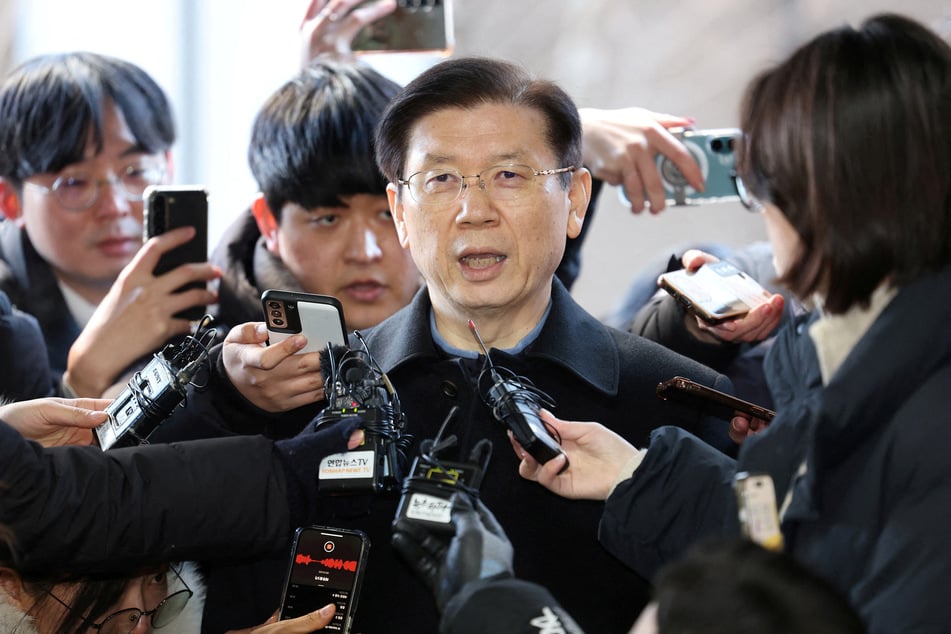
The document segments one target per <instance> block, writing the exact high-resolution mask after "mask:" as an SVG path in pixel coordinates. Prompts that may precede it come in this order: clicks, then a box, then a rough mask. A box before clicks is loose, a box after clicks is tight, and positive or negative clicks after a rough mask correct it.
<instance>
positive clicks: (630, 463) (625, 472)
mask: <svg viewBox="0 0 951 634" xmlns="http://www.w3.org/2000/svg"><path fill="white" fill-rule="evenodd" d="M646 454H647V449H638V450H636V451H635V452H634V453H633V454H631V455H630V456H628V458H627V460H625V461H624V464H622V465H621V468H620V469H618V471H617V474H616V475H615V477H614V482H612V483H611V486H610V487H609V488H608V493H607V495H605V496H604V499H605V500H606V499H608V498H609V497H611V494H612V493H614V489H616V488H617V486H618V485H619V484H621V483H622V482H624V481H625V480H628V479H630V477H631V476H632V475H634V472H635V471H637V468H638V467H639V466H641V463H642V462H643V461H644V456H645V455H646Z"/></svg>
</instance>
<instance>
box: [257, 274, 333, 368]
mask: <svg viewBox="0 0 951 634" xmlns="http://www.w3.org/2000/svg"><path fill="white" fill-rule="evenodd" d="M261 305H262V308H263V310H264V320H265V321H266V322H267V329H268V345H271V344H274V343H278V342H281V341H284V340H285V339H287V338H288V337H291V336H293V335H296V334H302V335H304V336H305V337H307V345H306V346H304V348H303V349H301V350H299V351H298V354H304V353H307V352H320V351H321V350H323V349H324V348H326V347H327V344H328V343H330V344H333V345H337V346H343V345H346V343H347V326H346V323H345V322H344V318H343V305H341V303H340V300H338V299H337V298H336V297H331V296H330V295H317V294H314V293H299V292H294V291H283V290H278V289H268V290H266V291H264V293H262V294H261Z"/></svg>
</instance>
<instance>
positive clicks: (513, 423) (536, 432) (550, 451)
mask: <svg viewBox="0 0 951 634" xmlns="http://www.w3.org/2000/svg"><path fill="white" fill-rule="evenodd" d="M469 330H471V331H472V334H473V336H474V337H475V338H476V341H477V342H478V343H479V347H481V348H482V353H483V354H484V355H485V368H484V369H483V370H482V374H480V375H479V385H480V389H481V386H482V384H483V382H484V378H485V377H486V376H487V377H488V379H489V383H491V385H490V386H489V387H488V389H487V390H485V391H484V392H483V395H482V398H483V400H485V402H486V404H487V405H488V406H489V408H490V409H491V411H492V416H494V417H495V419H496V420H497V421H499V422H501V423H502V424H504V425H505V426H506V427H508V428H509V429H510V430H511V431H512V435H513V436H514V437H515V440H517V441H518V444H519V445H521V446H522V448H523V449H525V451H527V452H528V453H529V454H531V456H532V457H533V458H534V459H535V460H537V461H538V463H539V464H544V463H546V462H548V461H549V460H551V459H552V458H555V457H557V456H558V455H562V454H565V451H564V449H562V448H561V440H560V439H559V438H558V436H557V432H554V430H550V429H549V428H548V426H547V425H545V422H544V421H543V420H542V419H541V417H540V416H539V415H538V412H539V410H540V409H541V408H542V406H544V407H548V408H551V407H554V405H555V403H554V401H553V400H552V398H551V397H550V396H548V395H547V394H545V393H544V392H542V391H541V390H540V389H538V388H537V387H535V386H534V385H532V383H531V381H529V380H528V379H526V378H524V377H521V376H518V375H517V374H515V373H513V372H510V371H508V370H506V369H505V368H496V367H495V364H494V363H492V359H491V358H490V357H489V351H488V350H487V349H486V347H485V343H483V341H482V337H481V336H479V331H478V330H476V327H475V323H473V321H472V320H471V319H470V320H469ZM565 457H566V459H565V465H564V467H563V468H562V471H564V470H565V469H566V468H567V467H568V460H567V455H566V456H565Z"/></svg>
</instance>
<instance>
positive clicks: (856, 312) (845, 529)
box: [520, 14, 951, 632]
mask: <svg viewBox="0 0 951 634" xmlns="http://www.w3.org/2000/svg"><path fill="white" fill-rule="evenodd" d="M949 104H951V46H949V45H948V43H947V42H946V41H944V40H943V39H942V38H941V37H940V36H939V35H937V34H936V33H934V32H932V31H931V30H929V29H928V28H927V27H925V26H924V25H922V24H920V23H918V22H916V21H913V20H911V19H909V18H906V17H903V16H900V15H895V14H880V15H875V16H872V17H870V18H869V19H867V20H865V21H863V22H862V23H861V24H860V25H859V26H857V27H852V26H843V27H841V28H837V29H832V30H830V31H826V32H824V33H822V34H820V35H818V36H817V37H815V38H814V39H812V40H811V41H809V42H807V43H806V44H804V45H803V46H801V47H800V48H799V49H797V50H796V51H795V52H794V53H792V55H790V56H789V57H788V58H787V59H786V60H784V61H782V62H781V63H779V64H778V65H776V66H775V67H773V68H770V69H768V70H767V71H765V72H764V73H762V74H761V75H759V76H757V77H756V78H755V79H753V81H752V82H751V83H750V85H749V87H748V89H747V92H746V95H745V98H744V101H743V107H742V110H741V117H740V118H741V128H742V129H743V131H744V135H745V136H744V142H743V143H742V144H741V145H740V151H739V157H738V158H739V161H738V164H737V170H738V175H739V177H740V178H741V179H742V181H743V183H744V184H745V189H746V191H747V192H748V193H749V196H747V197H746V199H745V203H746V204H747V205H749V206H750V207H751V208H754V209H757V210H759V211H760V212H761V213H762V214H763V218H764V220H765V223H766V229H767V234H768V235H769V238H770V242H771V243H772V246H773V253H774V256H775V264H776V270H777V273H778V274H779V281H780V283H782V284H784V285H785V286H786V287H788V288H789V289H790V290H791V292H792V293H793V294H794V295H795V296H796V297H797V298H799V299H806V298H809V299H811V300H813V301H814V303H815V305H816V307H817V308H816V310H815V311H814V313H813V314H812V316H811V317H810V318H809V319H808V321H807V322H805V323H803V324H796V325H797V326H801V327H786V328H784V329H783V330H782V331H781V332H780V334H779V335H778V336H777V339H776V342H775V343H774V345H773V348H772V350H771V352H770V353H769V355H768V356H767V359H766V364H767V365H766V370H767V376H768V378H769V381H770V388H771V389H772V390H773V392H774V394H782V395H783V401H782V402H783V405H781V406H780V407H779V408H778V411H777V416H776V417H775V418H774V419H773V421H772V422H771V424H770V425H769V427H768V428H767V429H765V430H764V431H761V432H759V433H758V434H756V435H755V436H751V437H748V438H746V440H745V441H744V442H743V445H742V447H741V450H740V453H739V458H738V460H736V461H734V460H731V459H729V458H727V457H725V456H722V455H720V454H716V453H715V452H713V451H711V450H710V449H709V447H707V446H706V445H705V444H704V443H701V442H699V441H698V440H697V439H696V438H694V437H692V436H691V435H689V434H688V433H686V432H684V430H681V429H676V428H670V427H665V428H661V429H658V430H657V431H655V432H654V433H653V434H652V436H651V439H650V442H649V444H647V443H645V444H641V445H637V444H636V443H634V444H631V443H628V442H627V441H625V440H623V439H620V438H619V437H618V435H617V434H616V433H614V432H612V431H610V430H608V429H606V428H604V427H601V426H599V425H596V424H594V425H592V424H591V423H580V424H576V423H564V422H561V421H558V420H555V419H554V418H546V420H547V421H548V422H549V424H551V425H553V427H554V428H555V429H557V430H558V432H559V433H560V434H561V437H562V440H563V442H564V446H565V448H566V453H567V455H568V460H569V466H568V468H567V469H566V470H565V472H564V473H563V474H561V475H559V474H558V473H557V469H558V468H559V467H560V466H563V464H561V462H560V461H559V460H557V459H556V460H553V461H551V464H546V465H544V466H541V467H540V466H539V465H538V464H537V463H536V462H534V461H533V459H532V457H531V456H530V455H527V454H525V453H524V452H521V453H520V456H521V457H522V458H523V462H522V464H521V465H520V470H521V473H522V474H523V475H524V476H525V477H527V478H529V479H533V480H537V481H538V482H540V483H542V484H543V485H544V486H545V487H547V488H549V489H550V490H552V491H555V492H556V493H559V494H560V495H564V496H569V497H577V498H582V499H595V500H604V501H605V502H606V504H605V508H604V515H603V517H602V521H601V525H600V533H599V536H600V540H601V543H602V544H604V545H605V547H606V548H608V549H609V550H610V551H611V552H612V553H614V554H615V555H616V556H617V557H619V558H620V559H621V560H622V561H625V562H627V563H628V564H629V565H631V566H632V567H634V568H635V569H636V570H638V571H640V572H641V574H644V575H645V576H648V577H651V576H653V574H654V573H655V571H656V570H657V569H658V568H659V567H660V566H661V565H663V564H664V563H665V562H667V561H669V560H670V559H672V558H674V557H676V556H678V555H679V554H680V553H682V552H683V551H684V549H685V548H687V547H688V545H689V544H690V543H692V542H694V541H696V540H697V539H699V538H701V537H703V536H706V535H717V534H724V533H725V534H736V533H737V531H738V530H739V529H740V527H741V524H740V522H741V520H742V519H743V518H741V517H740V516H739V514H738V508H737V500H736V494H735V491H734V487H733V486H732V485H733V484H734V481H735V479H736V477H737V475H738V474H742V473H744V472H745V473H748V474H754V475H760V476H766V477H768V480H767V479H765V478H764V479H759V480H758V481H759V482H762V483H763V485H764V486H772V489H773V492H774V493H775V499H776V507H775V509H773V510H774V511H775V513H776V514H777V518H778V529H779V531H778V532H776V533H773V532H770V533H767V534H765V535H759V538H760V539H763V540H764V541H765V543H769V544H772V545H773V546H777V545H780V544H783V543H784V544H785V549H786V551H787V552H789V553H790V554H791V555H792V556H793V557H795V558H796V560H798V561H799V562H800V563H802V564H803V565H805V566H806V567H807V568H809V569H811V570H813V571H814V572H816V573H818V574H819V575H820V576H822V577H824V578H825V579H827V580H828V581H829V582H830V583H832V585H833V586H835V587H836V588H838V590H839V591H840V592H842V593H844V594H845V595H846V596H847V598H848V600H849V601H850V603H851V604H852V605H853V606H854V607H855V609H856V610H857V611H858V612H859V614H860V616H861V618H862V620H863V621H864V623H865V624H866V626H867V627H868V628H869V631H870V632H937V631H943V630H945V629H947V624H948V622H949V620H951V611H949V607H948V602H947V600H946V595H947V592H946V587H947V580H948V579H949V578H951V548H949V547H948V545H947V535H948V533H949V532H951V510H949V509H951V467H949V463H948V460H947V455H946V454H947V452H946V451H945V448H946V447H947V446H948V445H949V444H951V419H949V416H948V414H947V413H946V411H947V408H946V407H945V400H946V399H945V395H946V394H947V393H948V392H949V390H951V365H949V360H951V354H949V353H951V329H948V328H947V322H948V320H949V319H951V297H949V289H951V202H949V201H951V118H949V117H948V105H949ZM814 377H819V383H820V384H819V386H818V387H815V386H814V385H813V383H814ZM777 400H779V399H777ZM738 419H740V420H745V419H744V417H738ZM583 420H590V417H584V418H583ZM736 421H737V419H734V423H735V422H736ZM644 446H646V447H647V449H646V450H639V449H638V448H637V447H644ZM764 490H765V491H768V490H769V489H764ZM746 528H747V530H752V528H754V523H753V522H748V523H747V526H746ZM752 534H754V535H755V534H756V533H755V532H754V533H752Z"/></svg>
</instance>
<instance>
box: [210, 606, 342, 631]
mask: <svg viewBox="0 0 951 634" xmlns="http://www.w3.org/2000/svg"><path fill="white" fill-rule="evenodd" d="M336 613H337V606H336V605H334V604H333V603H328V604H327V605H325V606H324V607H322V608H320V609H319V610H314V611H313V612H311V613H310V614H305V615H304V616H299V617H297V618H296V619H288V620H286V621H278V620H277V613H276V612H275V613H274V615H273V616H272V617H271V618H269V619H268V620H267V621H265V622H264V623H262V624H261V625H258V626H257V627H249V628H246V629H243V630H228V632H227V633H226V634H309V633H310V632H314V631H317V630H322V629H324V627H326V626H327V625H329V624H330V622H331V621H333V618H334V614H336Z"/></svg>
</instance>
